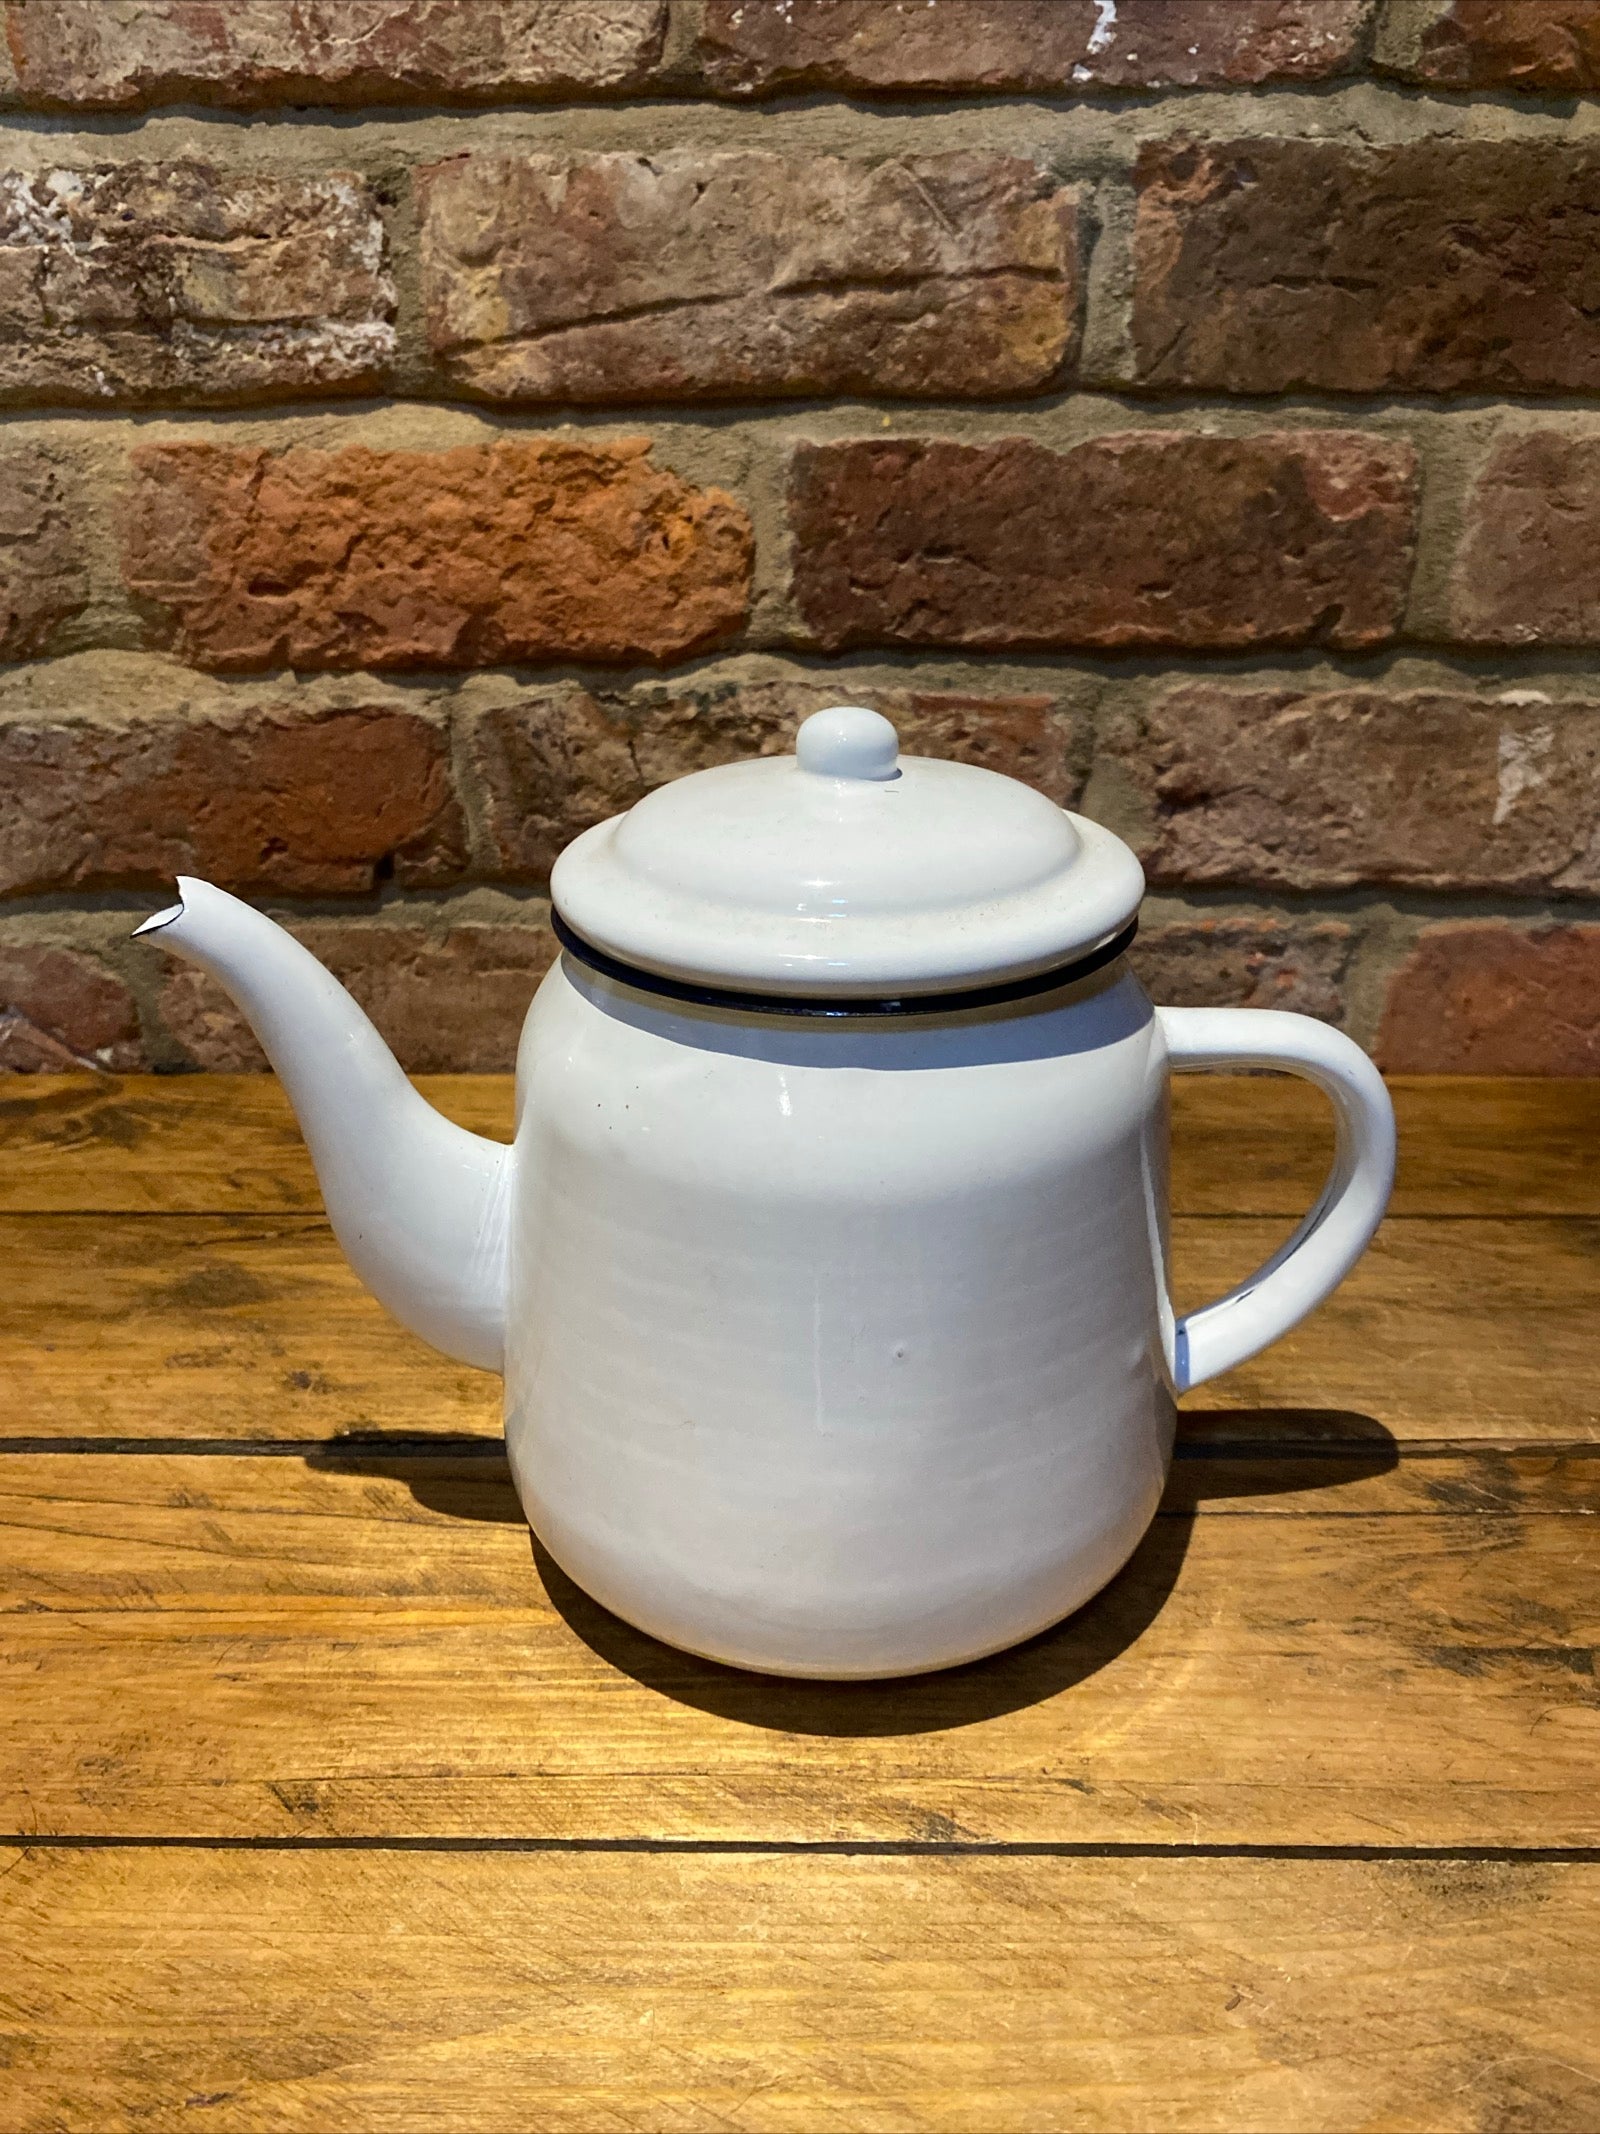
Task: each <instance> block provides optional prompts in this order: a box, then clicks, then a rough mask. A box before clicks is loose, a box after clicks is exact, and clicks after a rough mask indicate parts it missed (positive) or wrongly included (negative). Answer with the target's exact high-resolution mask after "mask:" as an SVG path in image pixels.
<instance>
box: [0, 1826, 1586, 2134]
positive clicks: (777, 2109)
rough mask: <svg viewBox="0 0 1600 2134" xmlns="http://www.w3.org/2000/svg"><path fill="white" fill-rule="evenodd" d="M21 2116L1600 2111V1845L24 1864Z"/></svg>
mask: <svg viewBox="0 0 1600 2134" xmlns="http://www.w3.org/2000/svg"><path fill="white" fill-rule="evenodd" d="M0 1874H3V1875H5V1876H6V1877H7V1879H6V1882H5V1889H6V1893H7V1901H6V1905H5V1908H4V1911H3V1913H0V1978H3V1979H4V1986H3V1988H0V1991H3V1992H4V1995H5V2000H6V2003H7V2004H8V2009H9V2021H8V2028H14V2027H15V2026H16V2025H17V2024H18V2023H19V2021H20V2022H21V2023H22V2024H25V2026H26V2048H25V2050H23V2051H22V2052H20V2053H18V2054H16V2055H14V2056H13V2057H12V2059H11V2062H10V2065H9V2067H8V2069H7V2072H6V2075H5V2079H4V2083H3V2085H0V2129H3V2130H4V2134H40V2130H42V2129H45V2128H49V2129H52V2130H55V2134H121V2130H124V2129H129V2130H131V2129H135V2128H148V2127H158V2128H161V2129H176V2128H178V2127H179V2126H182V2127H185V2128H187V2127H190V2126H195V2127H204V2128H207V2129H215V2130H217V2134H245V2130H249V2134H261V2130H268V2129H273V2130H305V2134H331V2130H348V2134H356V2130H360V2134H390V2130H393V2134H461V2130H463V2129H468V2128H470V2129H471V2130H472V2134H527V2130H528V2129H529V2128H538V2129H540V2130H541V2134H594V2130H596V2129H599V2128H614V2129H637V2130H649V2134H657V2130H662V2129H679V2130H683V2134H693V2130H701V2129H704V2130H710V2129H730V2128H738V2129H746V2130H750V2134H760V2130H764V2129H771V2130H774V2134H802V2130H804V2134H809V2130H812V2129H832V2130H838V2134H874V2130H883V2134H918V2130H923V2129H926V2130H937V2134H1010V2130H1017V2134H1024V2130H1026V2134H1038V2130H1040V2129H1043V2128H1057V2127H1073V2128H1085V2129H1127V2130H1141V2134H1160V2130H1166V2129H1174V2130H1177V2129H1194V2128H1227V2129H1228V2130H1230V2134H1255V2130H1262V2134H1297V2130H1302V2129H1304V2130H1312V2129H1316V2130H1326V2129H1329V2128H1346V2127H1349V2128H1354V2127H1361V2128H1367V2129H1401V2128H1427V2129H1429V2130H1431V2134H1452V2130H1461V2134H1468V2130H1480V2129H1486V2128H1494V2129H1500V2130H1509V2129H1528V2130H1530V2134H1531V2130H1535V2129H1537V2130H1538V2134H1580V2130H1586V2129H1590V2128H1592V2127H1593V2126H1594V2125H1595V2124H1596V2122H1597V2120H1600V2032H1597V2031H1596V2029H1595V2025H1594V2022H1593V2014H1594V2003H1593V1994H1594V1968H1593V1961H1592V1951H1593V1949H1594V1947H1595V1939H1596V1933H1597V1929H1600V1871H1597V1870H1596V1869H1595V1868H1593V1867H1587V1866H1575V1865H1567V1864H1552V1863H1541V1862H1533V1861H1530V1862H1526V1863H1520V1862H1516V1863H1514V1862H1447V1861H1403V1862H1398V1861H1397V1862H1389V1863H1373V1862H1366V1861H1320V1860H1319V1861H1306V1860H1295V1861H1260V1860H1185V1859H1182V1858H1174V1859H1167V1860H1159V1861H1151V1860H1139V1861H1128V1860H1085V1859H1071V1860H1061V1859H1015V1858H1003V1859H974V1858H970V1857H969V1858H958V1859H950V1858H945V1859H928V1858H917V1859H905V1858H901V1859H870V1858H869V1859H861V1858H846V1859H839V1858H816V1857H802V1858H795V1857H787V1858H782V1857H780V1858H773V1857H770V1856H760V1855H757V1856H754V1857H737V1858H728V1857H716V1856H712V1857H707V1856H705V1855H700V1856H693V1855H691V1856H668V1857H663V1856H661V1855H659V1854H657V1855H647V1856H642V1857H640V1856H622V1857H618V1856H615V1855H611V1856H605V1855H599V1856H596V1855H593V1854H580V1855H575V1856H574V1855H565V1856H563V1855H556V1856H552V1855H548V1854H545V1855H532V1856H530V1855H525V1854H524V1855H512V1856H506V1855H499V1856H496V1855H484V1854H477V1855H459V1854H458V1855H448V1854H447V1855H439V1854H415V1853H412V1854H395V1853H364V1854H363V1853H357V1854H351V1853H342V1854H341V1853H332V1854H330V1853H327V1852H311V1853H304V1852H302V1853H277V1854H271V1855H261V1854H239V1853H218V1852H207V1851H190V1850H183V1851H177V1852H148V1851H131V1850H121V1849H117V1850H107V1851H97V1852H87V1853H86V1852H58V1851H53V1850H41V1851H35V1852H32V1853H15V1854H10V1855H6V1854H0Z"/></svg>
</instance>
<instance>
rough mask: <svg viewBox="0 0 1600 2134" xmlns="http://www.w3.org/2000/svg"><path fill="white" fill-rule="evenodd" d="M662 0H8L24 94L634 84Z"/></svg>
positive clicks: (342, 95)
mask: <svg viewBox="0 0 1600 2134" xmlns="http://www.w3.org/2000/svg"><path fill="white" fill-rule="evenodd" d="M666 13H667V9H666V0H470V4H467V5H463V4H462V0H294V4H293V5H292V6H291V5H289V0H224V4H221V5H219V4H218V0H138V4H137V5H134V6H128V5H115V4H112V0H6V4H5V24H4V27H5V31H6V38H5V44H6V45H7V46H8V47H9V51H10V54H11V57H12V59H13V61H14V63H15V67H16V73H17V77H18V80H19V83H20V93H21V96H22V98H23V100H24V101H26V102H28V103H30V104H37V105H44V106H46V107H49V106H52V105H55V106H66V107H76V108H79V109H88V110H131V109H135V108H138V107H141V106H149V105H151V104H160V103H209V104H227V105H234V106H238V107H241V108H244V109H249V108H252V107H256V106H261V105H267V104H285V103H288V104H298V103H312V104H319V103H320V104H367V103H399V102H407V101H412V100H423V101H428V102H434V101H439V102H448V101H456V100H460V101H480V100H482V99H485V98H490V97H506V98H516V97H525V96H558V95H582V94H584V93H586V92H593V91H596V90H618V89H627V88H634V87H638V86H640V85H641V84H642V83H643V81H644V80H645V79H646V77H647V76H648V74H649V72H650V70H651V68H652V67H653V66H654V64H655V61H656V59H657V58H658V57H659V54H660V50H661V40H662V35H663V33H664V30H665V27H666Z"/></svg>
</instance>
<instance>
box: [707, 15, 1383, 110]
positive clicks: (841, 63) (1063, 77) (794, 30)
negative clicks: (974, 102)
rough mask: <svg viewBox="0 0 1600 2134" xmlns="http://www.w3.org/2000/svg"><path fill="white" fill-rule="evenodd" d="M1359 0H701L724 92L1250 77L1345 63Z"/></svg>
mask: <svg viewBox="0 0 1600 2134" xmlns="http://www.w3.org/2000/svg"><path fill="white" fill-rule="evenodd" d="M1369 11H1370V9H1369V0H1119V4H1118V5H1116V6H1115V7H1107V6H1105V5H1104V4H1103V0H1099V4H1097V0H922V4H920V5H917V6H908V5H907V4H906V0H708V4H707V7H706V12H705V22H704V27H703V30H702V32H701V36H700V40H699V46H698V58H699V62H700V66H701V68H702V70H703V73H704V75H705V78H706V80H707V82H708V83H709V85H710V86H711V87H712V88H714V89H717V90H720V91H722V92H723V93H724V94H730V95H750V94H752V93H770V92H772V91H774V90H798V89H833V90H844V91H846V92H855V93H858V94H866V95H874V94H876V95H894V94H905V93H908V92H910V93H916V92H922V93H927V92H930V91H931V92H933V93H936V94H937V93H941V92H942V93H944V94H947V95H960V94H962V93H963V92H966V91H971V90H997V89H1013V90H1043V91H1052V90H1054V91H1063V90H1064V91H1067V92H1069V93H1070V92H1071V91H1073V90H1091V89H1147V88H1164V87H1174V88H1176V87H1188V86H1192V85H1196V84H1200V83H1210V84H1216V85H1219V86H1220V85H1228V84H1238V85H1241V86H1249V85H1253V84H1255V83H1258V82H1268V81H1317V80H1323V79H1325V78H1326V77H1328V76H1329V75H1334V74H1343V73H1348V72H1349V71H1351V69H1352V68H1353V67H1354V66H1355V64H1356V62H1357V59H1358V56H1359V50H1360V32H1361V28H1362V24H1363V22H1364V21H1365V18H1366V16H1367V14H1368V13H1369Z"/></svg>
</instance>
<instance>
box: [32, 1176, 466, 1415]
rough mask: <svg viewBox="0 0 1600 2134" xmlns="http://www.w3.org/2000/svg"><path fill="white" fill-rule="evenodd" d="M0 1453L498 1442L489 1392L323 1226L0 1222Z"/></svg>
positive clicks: (280, 1219)
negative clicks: (12, 1447)
mask: <svg viewBox="0 0 1600 2134" xmlns="http://www.w3.org/2000/svg"><path fill="white" fill-rule="evenodd" d="M0 1266H4V1267H5V1269H6V1279H5V1281H4V1283H3V1284H0V1385H3V1386H4V1387H5V1394H4V1403H3V1408H0V1444H3V1442H4V1440H5V1439H7V1438H13V1439H14V1438H16V1437H19V1436H30V1435H34V1436H64V1437H92V1438H97V1439H117V1438H128V1437H135V1438H138V1437H162V1438H174V1437H176V1438H312V1439H324V1438H334V1437H339V1436H342V1435H348V1434H350V1433H356V1434H363V1433H374V1432H375V1433H377V1434H379V1435H384V1434H389V1435H405V1434H407V1433H411V1432H418V1431H421V1432H429V1433H435V1434H441V1433H442V1434H446V1435H451V1434H459V1433H462V1432H471V1433H478V1434H487V1435H489V1436H492V1437H493V1436H498V1435H499V1431H500V1381H499V1379H498V1378H497V1377H494V1376H492V1375H490V1374H489V1373H487V1372H484V1371H474V1370H471V1369H470V1368H469V1367H468V1366H467V1365H465V1364H458V1363H453V1362H452V1361H451V1360H450V1358H449V1357H447V1356H441V1355H439V1354H438V1352H437V1351H436V1350H434V1349H430V1348H428V1347H427V1346H426V1344H424V1343H423V1342H421V1341H418V1340H417V1339H416V1338H415V1336H414V1335H411V1334H408V1333H407V1332H406V1330H405V1329H404V1327H402V1326H400V1325H399V1324H398V1323H397V1322H396V1321H395V1320H393V1319H391V1318H390V1316H389V1314H388V1313H387V1312H386V1311H385V1310H384V1309H383V1307H382V1306H381V1305H379V1304H377V1303H375V1302H374V1301H373V1299H372V1298H371V1297H370V1296H368V1294H367V1293H366V1291H365V1290H364V1289H363V1288H362V1287H361V1285H360V1283H359V1282H357V1280H356V1279H355V1277H354V1275H352V1274H351V1272H350V1270H349V1268H348V1267H347V1266H346V1265H345V1262H344V1257H343V1255H342V1254H341V1252H340V1251H339V1248H338V1245H337V1244H336V1243H335V1241H334V1237H333V1233H332V1232H331V1231H330V1230H329V1228H328V1226H327V1223H326V1222H325V1220H324V1219H323V1217H322V1216H320V1215H288V1216H244V1215H239V1216H216V1215H202V1216H148V1215H147V1216H126V1215H124V1216H61V1215H31V1216H0Z"/></svg>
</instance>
